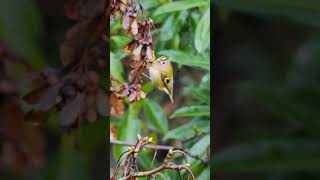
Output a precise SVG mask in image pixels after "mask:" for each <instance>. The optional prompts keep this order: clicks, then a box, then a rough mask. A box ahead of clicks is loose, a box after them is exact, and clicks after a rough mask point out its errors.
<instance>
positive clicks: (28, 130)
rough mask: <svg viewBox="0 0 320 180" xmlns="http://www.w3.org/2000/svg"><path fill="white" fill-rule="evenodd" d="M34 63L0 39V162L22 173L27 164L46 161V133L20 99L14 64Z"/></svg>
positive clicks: (38, 165) (26, 67) (17, 172)
mask: <svg viewBox="0 0 320 180" xmlns="http://www.w3.org/2000/svg"><path fill="white" fill-rule="evenodd" d="M18 64H19V65H21V64H22V65H23V66H24V67H25V69H26V70H28V71H29V70H31V66H30V65H29V64H28V63H27V61H26V60H24V59H23V58H22V57H21V56H20V55H19V54H17V53H15V52H13V51H12V50H11V49H9V48H8V47H7V46H6V45H5V44H4V43H2V42H0V107H1V108H0V117H1V120H0V166H1V167H10V168H11V169H13V170H14V172H15V173H16V174H22V173H23V172H24V170H25V168H26V166H27V165H28V164H32V165H34V166H35V167H42V166H43V164H44V160H45V157H44V148H45V143H44V136H43V133H42V131H41V129H40V128H39V127H35V126H33V125H32V124H30V123H28V122H29V121H30V114H29V113H27V114H25V113H24V111H23V109H22V107H21V103H20V95H21V93H20V88H19V85H18V84H19V83H18V82H17V81H16V78H14V74H12V73H11V72H13V68H14V67H15V65H18Z"/></svg>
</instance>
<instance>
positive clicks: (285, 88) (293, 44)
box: [212, 0, 320, 180]
mask: <svg viewBox="0 0 320 180" xmlns="http://www.w3.org/2000/svg"><path fill="white" fill-rule="evenodd" d="M213 5H214V9H213V10H212V11H214V17H215V18H214V29H213V31H214V34H215V36H214V37H213V39H214V47H215V50H214V52H216V53H215V54H214V59H213V60H214V62H215V65H216V67H217V68H216V72H214V75H215V76H216V78H215V80H214V81H215V86H216V87H217V88H216V89H215V95H216V98H215V101H216V102H215V103H216V107H217V109H216V114H215V117H216V119H214V127H215V129H214V132H213V134H214V138H213V143H214V145H213V147H214V158H213V164H212V165H213V172H214V174H215V175H216V176H217V178H216V179H247V180H249V179H259V180H280V179H281V180H282V179H283V180H287V179H288V180H298V179H319V167H320V140H319V135H320V131H319V128H320V121H319V120H320V113H319V112H320V111H319V107H320V106H319V100H320V99H319V98H320V89H319V84H320V83H319V82H320V70H319V69H320V54H319V52H320V51H319V50H320V36H319V35H320V21H319V17H320V2H319V1H314V0H305V1H299V0H293V1H287V0H268V1H263V0H233V1H231V0H216V1H215V2H214V3H213Z"/></svg>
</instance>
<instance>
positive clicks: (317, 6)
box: [216, 0, 320, 27]
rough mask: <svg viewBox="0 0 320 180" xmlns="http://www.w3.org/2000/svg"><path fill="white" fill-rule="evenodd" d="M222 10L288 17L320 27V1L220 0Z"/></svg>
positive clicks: (218, 3)
mask: <svg viewBox="0 0 320 180" xmlns="http://www.w3.org/2000/svg"><path fill="white" fill-rule="evenodd" d="M216 4H217V5H218V6H219V7H221V8H228V9H232V10H236V11H242V12H247V13H251V14H254V15H268V16H280V17H286V18H289V19H291V20H293V21H296V22H300V23H304V24H307V25H312V26H317V27H320V23H319V20H318V19H319V17H320V1H318V0H304V1H301V0H292V1H288V0H268V1H263V0H220V1H217V2H216Z"/></svg>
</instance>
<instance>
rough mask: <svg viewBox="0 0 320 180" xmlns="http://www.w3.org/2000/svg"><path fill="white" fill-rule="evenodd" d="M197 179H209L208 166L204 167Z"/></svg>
mask: <svg viewBox="0 0 320 180" xmlns="http://www.w3.org/2000/svg"><path fill="white" fill-rule="evenodd" d="M197 179H203V180H209V179H210V166H209V167H207V168H206V169H204V170H203V171H202V172H201V174H200V175H199V176H198V177H197Z"/></svg>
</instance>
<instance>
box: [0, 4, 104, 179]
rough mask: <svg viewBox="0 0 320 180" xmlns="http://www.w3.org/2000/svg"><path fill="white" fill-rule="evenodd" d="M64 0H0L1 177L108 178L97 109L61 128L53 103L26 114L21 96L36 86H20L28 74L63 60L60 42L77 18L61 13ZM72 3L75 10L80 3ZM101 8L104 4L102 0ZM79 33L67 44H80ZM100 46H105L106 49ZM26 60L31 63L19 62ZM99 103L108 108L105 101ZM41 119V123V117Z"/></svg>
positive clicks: (58, 63)
mask: <svg viewBox="0 0 320 180" xmlns="http://www.w3.org/2000/svg"><path fill="white" fill-rule="evenodd" d="M66 2H67V1H64V0H55V1H51V0H1V1H0V42H1V43H0V67H1V68H0V72H1V77H0V116H1V117H0V123H1V125H0V179H12V180H14V179H33V180H34V179H39V180H42V179H52V180H53V179H79V180H81V179H83V180H84V179H106V178H107V177H108V173H107V172H108V171H107V170H108V168H107V167H108V163H109V162H108V156H107V155H108V154H107V150H106V144H107V143H106V142H107V133H106V132H107V131H108V130H107V128H106V117H105V116H98V115H97V114H95V116H94V118H93V121H94V122H92V123H86V125H85V126H83V127H81V128H75V129H74V130H73V131H64V129H63V128H61V126H62V124H63V122H60V121H59V110H57V107H54V108H53V109H51V110H50V111H49V112H48V113H47V112H44V113H39V114H38V113H37V114H32V113H31V114H28V113H27V112H28V111H29V110H30V106H27V105H26V103H25V102H22V100H21V98H20V97H22V96H24V95H26V94H27V93H28V92H30V90H32V89H33V88H35V87H36V86H34V85H33V86H30V85H28V86H18V85H19V82H20V80H22V79H23V78H25V77H26V74H28V73H30V72H39V71H42V70H45V69H47V68H49V67H50V68H57V69H61V68H62V67H63V66H64V65H65V64H64V63H65V62H61V58H60V45H61V44H62V43H63V42H64V40H65V37H66V33H67V32H68V30H70V29H71V27H73V26H74V25H75V24H76V23H77V22H78V21H77V20H71V19H70V18H68V17H67V16H66V15H65V9H64V7H65V5H66ZM69 2H70V3H74V4H76V3H77V1H72V2H71V1H69ZM81 2H82V1H81ZM91 2H93V1H91ZM98 2H104V3H105V1H94V2H93V3H91V4H90V5H92V6H90V8H91V11H90V12H87V13H94V12H95V10H96V9H97V8H95V7H94V5H95V4H94V3H98ZM102 4H103V3H102ZM85 5H86V6H88V4H85ZM97 6H98V5H97ZM73 7H75V8H74V9H73V10H74V11H73V12H76V11H77V8H79V7H77V6H75V5H74V6H73ZM99 7H100V8H102V9H103V8H105V6H102V7H101V3H100V4H99ZM74 19H76V17H75V18H74ZM88 21H91V19H90V20H88ZM105 24H106V21H105V22H104V25H105ZM92 27H95V26H94V25H93V26H92ZM71 34H72V33H70V34H69V36H72V35H71ZM74 34H76V33H74ZM80 34H81V33H80ZM73 36H74V35H73ZM81 38H84V37H83V36H81V35H78V36H77V38H76V39H80V41H79V42H78V43H74V44H73V45H70V46H77V45H78V44H81V43H82V42H81ZM86 42H87V41H85V43H86ZM72 48H73V47H71V49H72ZM100 50H103V51H104V53H105V51H106V49H105V48H104V49H103V48H101V49H100ZM82 52H84V51H82ZM21 61H22V63H21ZM77 61H79V62H80V57H79V59H77ZM104 61H105V59H104ZM24 62H25V63H27V64H29V65H27V67H25V66H24V65H21V64H24ZM28 67H29V68H30V67H31V69H28ZM104 69H107V68H104ZM99 72H100V71H99ZM106 72H107V71H105V72H104V73H101V77H105V75H106ZM95 75H96V74H95ZM31 98H32V97H31ZM103 100H104V99H103ZM106 103H107V101H106V102H105V104H106ZM74 107H77V106H74ZM103 107H104V108H107V107H106V105H104V106H103ZM70 113H71V114H72V113H74V112H72V111H71V112H70ZM47 117H48V118H47ZM43 120H44V121H45V123H43V122H40V121H43ZM74 120H75V119H74ZM75 121H76V120H75ZM61 123H62V124H61ZM68 128H69V127H68ZM68 128H67V129H68Z"/></svg>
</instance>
